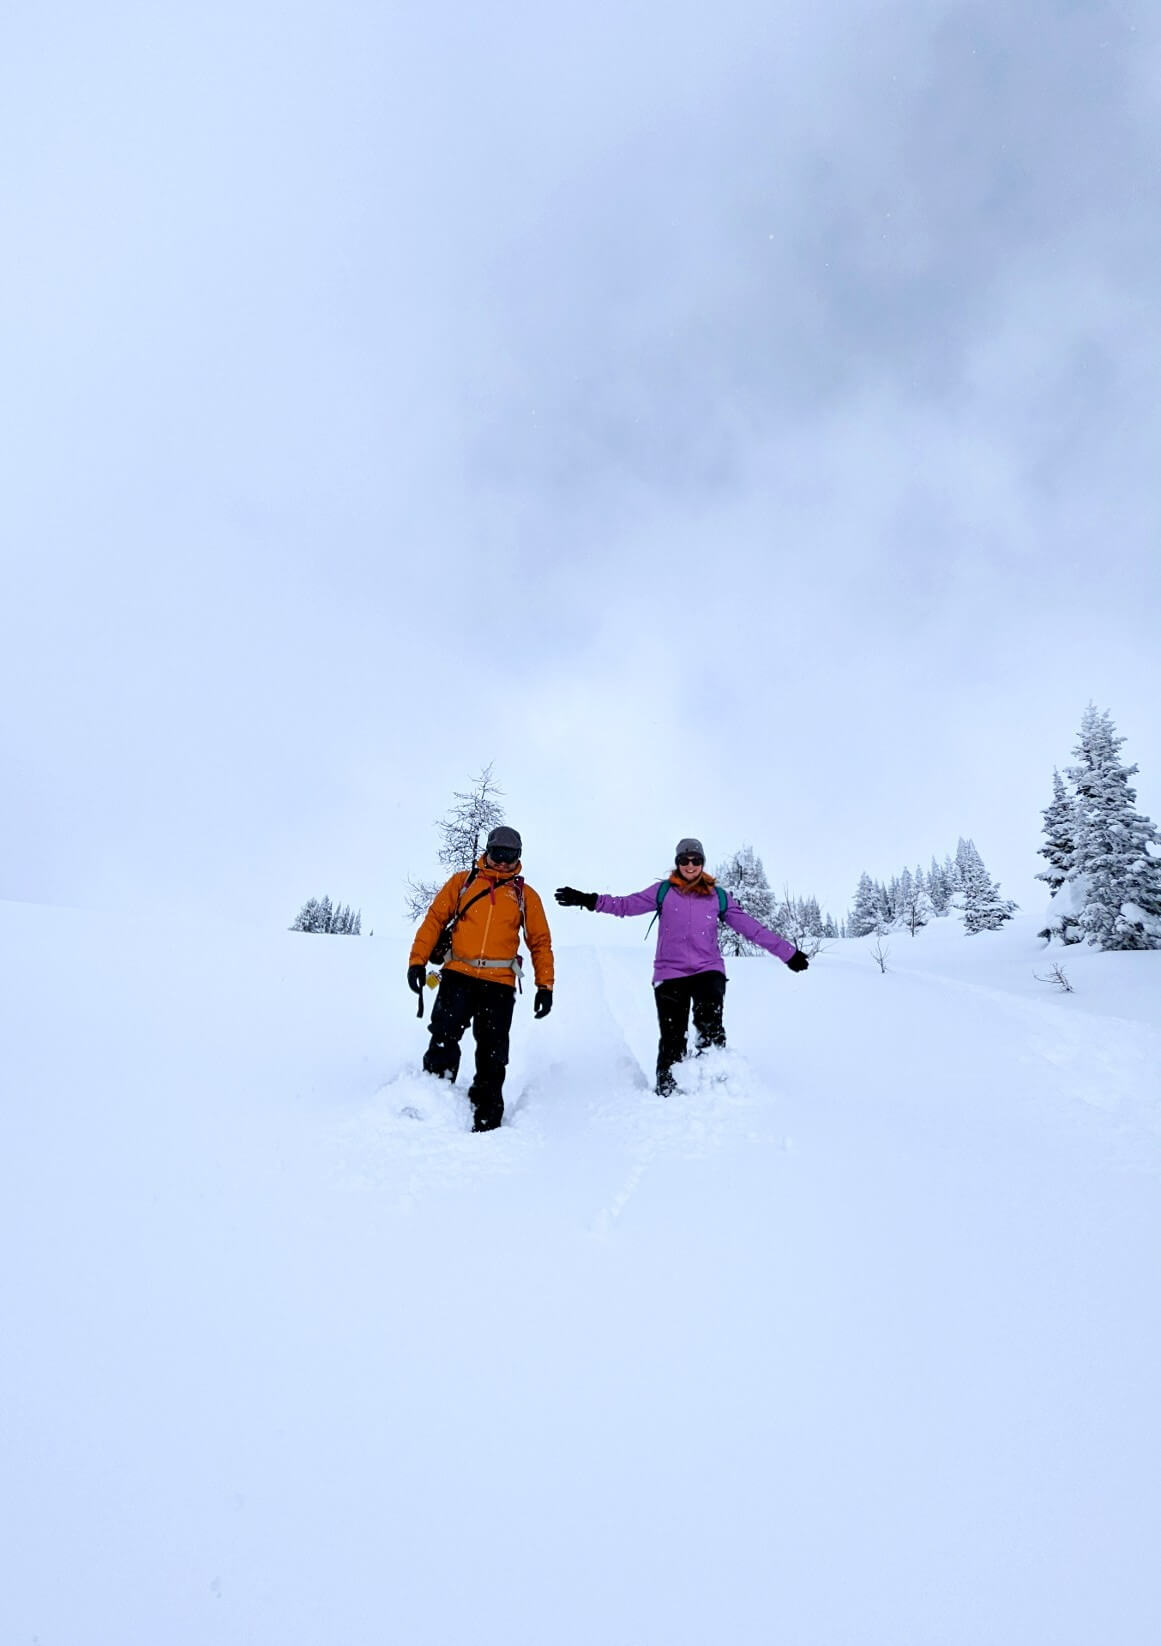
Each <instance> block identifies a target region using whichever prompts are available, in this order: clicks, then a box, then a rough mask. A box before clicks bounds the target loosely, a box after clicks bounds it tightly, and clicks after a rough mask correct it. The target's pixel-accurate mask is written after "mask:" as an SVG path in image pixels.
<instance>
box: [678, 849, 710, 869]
mask: <svg viewBox="0 0 1161 1646" xmlns="http://www.w3.org/2000/svg"><path fill="white" fill-rule="evenodd" d="M704 862H705V858H704V857H694V856H693V854H692V853H691V852H682V854H681V856H680V857H679V858H678V860H677V866H678V868H679V869H684V868H685V866H686V864H687V863H696V864H697V866H698V868H699V869H700V868H701V866H702V864H703V863H704Z"/></svg>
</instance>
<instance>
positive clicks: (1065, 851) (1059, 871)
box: [1036, 767, 1076, 893]
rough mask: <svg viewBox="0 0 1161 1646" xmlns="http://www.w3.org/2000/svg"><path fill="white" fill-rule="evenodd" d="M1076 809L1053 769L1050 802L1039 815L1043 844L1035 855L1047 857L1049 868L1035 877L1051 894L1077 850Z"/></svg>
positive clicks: (1057, 772)
mask: <svg viewBox="0 0 1161 1646" xmlns="http://www.w3.org/2000/svg"><path fill="white" fill-rule="evenodd" d="M1075 809H1076V808H1075V803H1074V802H1073V799H1072V797H1071V796H1070V795H1069V793H1068V791H1067V789H1066V788H1065V787H1064V779H1063V778H1062V777H1061V775H1060V773H1059V771H1057V770H1056V768H1055V767H1053V770H1052V803H1051V805H1048V806H1046V807H1045V808H1044V811H1043V812H1042V813H1041V816H1042V817H1043V818H1044V844H1043V846H1041V848H1040V850H1039V853H1038V854H1037V855H1038V856H1040V857H1044V858H1047V860H1048V867H1047V868H1046V869H1042V870H1041V871H1040V873H1039V874H1038V875H1037V876H1036V878H1037V880H1045V881H1047V883H1048V886H1049V889H1050V890H1051V891H1052V892H1054V893H1055V892H1058V891H1059V890H1060V888H1061V886H1063V885H1064V882H1065V881H1066V880H1067V878H1068V869H1069V865H1070V864H1071V862H1072V854H1073V852H1074V850H1075V849H1076V841H1075V839H1074V829H1075V823H1074V814H1075Z"/></svg>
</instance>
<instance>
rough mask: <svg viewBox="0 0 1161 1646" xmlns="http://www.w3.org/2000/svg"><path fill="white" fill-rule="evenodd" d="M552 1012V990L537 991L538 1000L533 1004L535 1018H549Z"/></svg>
mask: <svg viewBox="0 0 1161 1646" xmlns="http://www.w3.org/2000/svg"><path fill="white" fill-rule="evenodd" d="M551 1010H552V990H551V989H537V991H536V998H535V1000H534V1001H533V1002H532V1015H533V1017H547V1016H548V1014H549V1012H550V1011H551Z"/></svg>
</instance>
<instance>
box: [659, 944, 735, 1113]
mask: <svg viewBox="0 0 1161 1646" xmlns="http://www.w3.org/2000/svg"><path fill="white" fill-rule="evenodd" d="M653 997H654V999H655V1000H656V1002H657V1022H658V1024H659V1026H660V1029H661V1039H660V1042H659V1043H658V1046H657V1090H658V1091H659V1092H660V1093H661V1094H662V1095H663V1096H666V1095H668V1093H669V1092H671V1091H672V1090H673V1065H674V1064H675V1063H680V1062H681V1060H682V1058H683V1057H684V1056H685V1053H686V1036H687V1034H688V1032H689V1012H690V1007H692V1008H693V1027H694V1032H695V1034H696V1035H697V1049H698V1051H699V1052H704V1051H705V1049H706V1047H707V1046H724V1045H725V1043H726V1031H725V1026H724V1024H723V1023H722V1011H723V1009H724V1007H725V1003H726V974H725V973H724V972H694V974H693V976H692V977H669V978H666V980H665V981H664V983H658V985H657V986H656V988H655V989H654V990H653Z"/></svg>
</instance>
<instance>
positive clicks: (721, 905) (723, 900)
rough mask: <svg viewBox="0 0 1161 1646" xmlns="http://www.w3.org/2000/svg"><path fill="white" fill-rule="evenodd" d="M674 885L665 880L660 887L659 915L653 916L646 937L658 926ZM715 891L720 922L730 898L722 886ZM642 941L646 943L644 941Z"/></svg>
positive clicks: (658, 891)
mask: <svg viewBox="0 0 1161 1646" xmlns="http://www.w3.org/2000/svg"><path fill="white" fill-rule="evenodd" d="M672 885H673V882H672V880H663V881H662V882H661V884H660V886H658V888H657V914H655V915H654V916H653V919H652V920H651V921H650V922H649V924H648V925H647V926H646V928H645V936H646V937H648V936H649V933H650V932H651V931H652V930H653V928H654V926H655V925H656V924H657V916H658V915H659V914H660V913H661V905H662V904H663V903H664V902H665V894H666V892H667V891H669V889H670V888H671V886H672ZM714 891H715V892H717V894H718V919H719V920H724V919H725V918H726V909H727V908H728V907H729V902H730V899H729V896H728V894H727V893H726V892H725V891H723V890H722V888H721V887H720V886H715V887H714ZM642 941H644V939H643V940H642Z"/></svg>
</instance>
